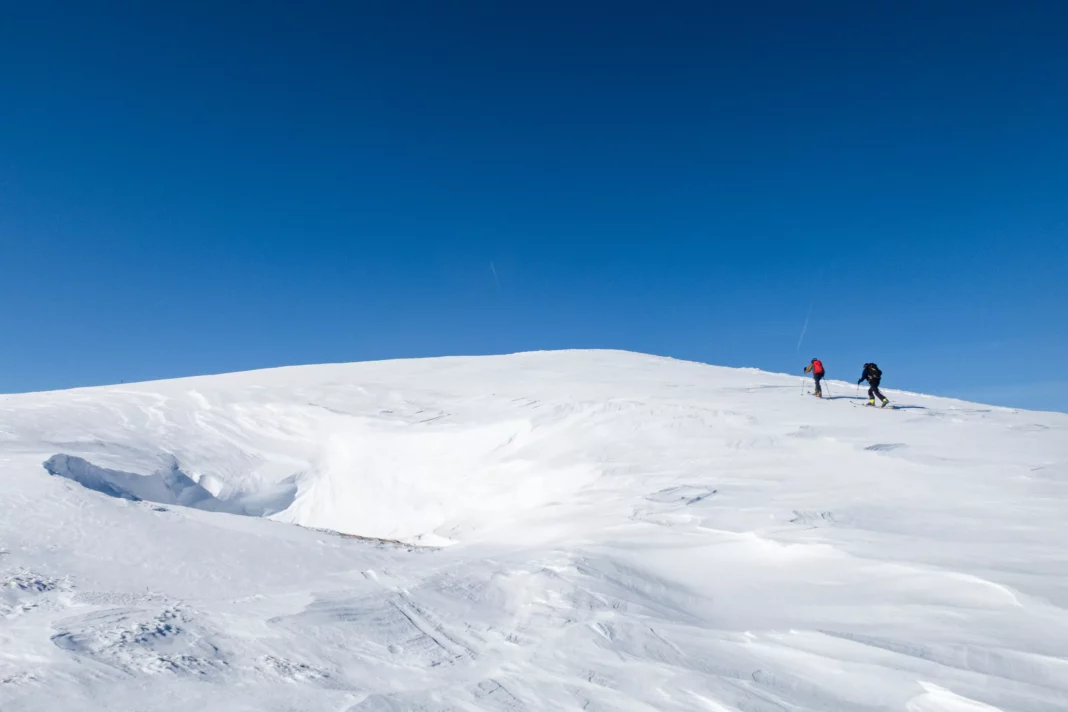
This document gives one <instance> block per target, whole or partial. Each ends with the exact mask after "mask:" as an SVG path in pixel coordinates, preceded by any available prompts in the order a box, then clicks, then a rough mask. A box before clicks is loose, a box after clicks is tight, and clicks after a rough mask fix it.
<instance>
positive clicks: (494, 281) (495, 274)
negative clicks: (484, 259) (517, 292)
mask: <svg viewBox="0 0 1068 712" xmlns="http://www.w3.org/2000/svg"><path fill="white" fill-rule="evenodd" d="M490 272H492V273H493V283H494V284H496V285H497V289H500V288H501V280H500V279H498V278H497V268H496V267H494V266H493V262H490Z"/></svg>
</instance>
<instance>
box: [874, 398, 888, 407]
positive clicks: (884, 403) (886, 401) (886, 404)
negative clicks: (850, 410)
mask: <svg viewBox="0 0 1068 712" xmlns="http://www.w3.org/2000/svg"><path fill="white" fill-rule="evenodd" d="M871 403H872V405H875V401H872V402H871ZM888 405H890V399H889V398H883V404H882V406H881V407H883V408H885V407H886V406H888Z"/></svg>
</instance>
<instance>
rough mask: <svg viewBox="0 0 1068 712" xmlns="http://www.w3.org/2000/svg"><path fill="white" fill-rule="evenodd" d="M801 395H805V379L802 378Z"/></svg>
mask: <svg viewBox="0 0 1068 712" xmlns="http://www.w3.org/2000/svg"><path fill="white" fill-rule="evenodd" d="M801 395H805V377H804V376H801Z"/></svg>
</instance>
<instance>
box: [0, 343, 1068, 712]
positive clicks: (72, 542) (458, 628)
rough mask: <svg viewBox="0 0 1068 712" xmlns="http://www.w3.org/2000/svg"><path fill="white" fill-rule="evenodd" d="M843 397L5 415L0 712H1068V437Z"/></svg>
mask: <svg viewBox="0 0 1068 712" xmlns="http://www.w3.org/2000/svg"><path fill="white" fill-rule="evenodd" d="M828 365H829V366H831V365H833V364H828ZM885 384H886V385H888V386H889V385H892V384H893V374H892V373H887V374H886V381H885ZM829 387H830V390H831V392H832V394H833V395H834V396H836V397H834V398H831V399H829V400H827V399H825V400H823V401H819V400H816V399H814V398H809V397H804V396H803V395H801V394H800V393H799V389H798V378H797V377H796V376H781V375H775V374H768V373H762V372H758V371H753V370H733V369H724V368H716V367H711V366H704V365H699V364H693V363H685V362H679V361H673V360H670V359H662V358H656V357H649V356H641V355H636V354H628V353H619V352H559V353H538V354H520V355H515V356H507V357H491V358H449V359H431V360H416V361H396V362H382V363H365V364H344V365H330V366H309V367H298V368H285V369H274V370H269V371H259V372H250V373H241V374H229V375H224V376H214V377H203V378H190V379H181V380H176V381H168V382H158V383H145V384H136V385H123V386H115V387H109V388H96V389H81V390H74V391H67V392H62V393H41V394H28V395H20V396H5V397H2V398H0V487H2V491H3V493H4V496H3V497H2V498H0V708H2V709H3V710H4V712H8V711H9V710H19V711H22V710H44V709H57V708H64V709H81V710H94V709H100V710H128V709H132V708H137V709H146V710H156V709H158V710H169V709H190V708H197V709H203V710H228V711H229V710H239V709H256V710H292V709H302V710H303V709H337V710H345V711H347V712H372V711H378V712H380V711H382V710H424V711H438V712H444V711H445V710H580V709H586V710H594V709H600V710H755V711H757V712H771V711H772V710H775V711H776V712H780V711H781V710H828V709H833V710H850V709H856V710H910V711H913V712H915V711H919V710H923V711H927V710H988V709H1002V710H1034V711H1036V712H1037V711H1043V712H1045V711H1048V710H1055V709H1065V708H1068V612H1066V610H1065V608H1066V607H1068V523H1066V519H1065V517H1064V511H1065V510H1064V507H1065V497H1066V495H1068V416H1064V415H1059V414H1050V413H1030V412H1026V411H1015V410H1011V409H1004V408H992V407H984V406H977V405H974V404H968V403H963V402H959V401H951V400H944V399H938V398H929V397H925V396H920V395H915V394H906V393H899V392H894V391H892V390H888V391H887V394H888V395H889V396H890V398H891V399H893V400H894V401H895V403H896V404H898V405H899V406H900V409H899V410H894V411H878V410H873V409H867V408H864V407H862V406H861V401H859V400H855V399H853V398H851V397H850V396H849V395H848V394H849V390H848V389H847V387H845V386H844V384H837V383H835V382H833V381H832V382H831V383H830V384H829ZM235 515H243V516H235ZM293 525H300V526H293ZM331 532H338V533H341V534H347V535H355V537H348V536H336V535H334V534H332V533H331ZM359 537H364V538H371V539H378V540H396V541H397V542H402V543H403V544H405V545H389V544H385V543H381V542H375V541H368V540H367V539H363V538H359ZM406 545H416V546H406ZM428 545H429V546H428ZM148 689H151V690H152V691H153V692H152V693H151V694H146V692H145V691H146V690H148Z"/></svg>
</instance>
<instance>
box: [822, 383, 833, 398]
mask: <svg viewBox="0 0 1068 712" xmlns="http://www.w3.org/2000/svg"><path fill="white" fill-rule="evenodd" d="M823 390H825V391H827V397H828V398H830V397H831V389H830V388H829V387H828V386H827V381H824V382H823Z"/></svg>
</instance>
